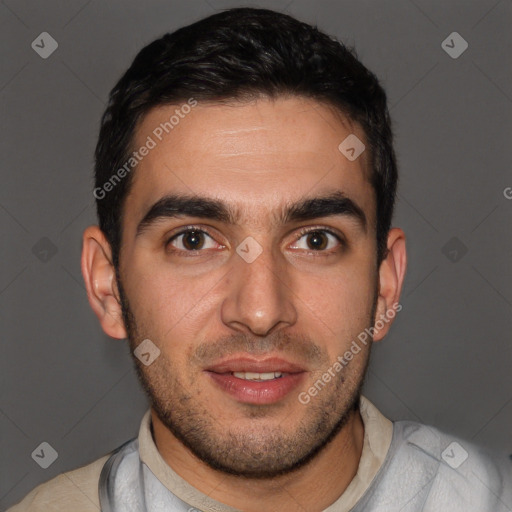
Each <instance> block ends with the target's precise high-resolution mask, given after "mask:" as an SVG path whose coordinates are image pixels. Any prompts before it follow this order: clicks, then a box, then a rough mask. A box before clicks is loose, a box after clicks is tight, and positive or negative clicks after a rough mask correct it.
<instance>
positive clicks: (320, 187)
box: [124, 97, 374, 222]
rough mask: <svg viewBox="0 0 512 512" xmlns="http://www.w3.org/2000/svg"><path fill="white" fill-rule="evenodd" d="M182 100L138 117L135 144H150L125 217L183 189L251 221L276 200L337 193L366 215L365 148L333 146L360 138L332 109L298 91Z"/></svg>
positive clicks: (368, 191) (139, 214) (277, 202)
mask: <svg viewBox="0 0 512 512" xmlns="http://www.w3.org/2000/svg"><path fill="white" fill-rule="evenodd" d="M185 104H186V102H184V103H183V104H181V105H180V104H177V105H166V106H160V107H157V108H154V109H152V110H151V111H150V112H149V113H148V114H147V115H146V116H145V117H144V118H143V120H142V121H141V123H139V126H138V127H137V130H136V134H135V138H134V149H135V150H137V148H140V147H143V146H145V145H146V146H148V147H149V146H152V148H151V149H150V150H149V151H148V152H147V154H146V156H144V157H142V158H141V161H140V162H139V164H138V165H137V167H136V169H135V171H134V173H135V174H134V177H133V178H134V179H133V183H132V187H131V190H130V193H129V196H128V198H127V200H126V203H125V209H124V210H125V214H126V217H129V216H134V217H138V218H140V217H142V215H143V214H144V212H145V211H146V210H147V209H148V208H149V207H150V206H151V205H152V204H154V203H155V202H156V201H158V199H160V198H161V197H162V196H164V195H166V194H169V193H183V194H187V195H198V196H203V197H212V198H216V199H220V200H222V201H224V202H226V203H230V204H233V205H236V206H237V207H238V209H239V210H240V211H241V212H243V211H246V212H247V216H246V217H247V218H246V221H247V222H257V221H258V220H261V219H263V218H264V217H265V216H267V215H270V214H271V209H272V208H273V207H274V206H275V207H276V208H280V207H282V206H283V205H284V204H287V203H289V202H290V201H297V200H299V199H301V198H303V197H306V196H314V195H315V194H317V193H329V192H332V191H341V192H343V193H344V194H346V195H347V196H349V197H352V198H353V199H355V200H357V202H358V203H359V204H360V205H361V207H362V208H363V209H365V211H367V213H368V216H369V219H372V210H373V202H374V199H373V191H372V188H371V186H370V184H369V180H368V176H369V165H368V154H367V153H368V152H367V151H364V152H363V153H362V154H361V155H360V156H359V157H358V158H357V159H356V160H354V161H350V160H349V159H347V157H346V156H345V155H344V154H343V153H342V152H341V151H340V150H339V148H338V146H339V145H340V143H341V142H342V141H344V140H345V139H346V138H347V137H348V136H350V135H352V136H353V135H355V136H356V137H357V138H358V139H360V140H361V141H362V142H364V144H366V142H365V136H364V132H363V131H362V129H361V127H360V126H359V125H357V124H356V123H353V122H350V120H349V119H348V118H345V117H343V116H342V115H340V114H339V113H337V112H336V111H335V110H334V109H333V108H331V107H329V106H327V105H324V104H321V103H318V102H316V101H313V100H310V99H306V98H300V97H292V98H280V99H276V100H270V99H259V100H256V101H253V102H245V103H235V102H233V103H230V104H218V103H208V104H203V103H201V102H198V103H197V105H196V106H194V107H192V108H183V105H185Z"/></svg>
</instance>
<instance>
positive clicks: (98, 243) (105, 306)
mask: <svg viewBox="0 0 512 512" xmlns="http://www.w3.org/2000/svg"><path fill="white" fill-rule="evenodd" d="M82 275H83V277H84V281H85V287H86V289H87V298H88V299H89V304H90V305H91V308H92V309H93V311H94V312H95V313H96V316H97V317H98V319H99V321H100V324H101V327H102V328H103V330H104V331H105V333H106V334H108V335H109V336H111V337H112V338H117V339H123V338H126V337H127V335H126V329H125V327H124V323H123V319H122V318H123V317H122V313H121V302H120V300H119V292H118V289H117V281H116V273H115V269H114V266H113V264H112V252H111V249H110V244H109V243H108V241H107V239H106V237H105V235H104V234H103V231H101V229H100V228H99V227H98V226H89V227H88V228H87V229H86V230H85V231H84V234H83V239H82Z"/></svg>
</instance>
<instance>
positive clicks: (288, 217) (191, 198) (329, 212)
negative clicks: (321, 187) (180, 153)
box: [135, 191, 368, 237]
mask: <svg viewBox="0 0 512 512" xmlns="http://www.w3.org/2000/svg"><path fill="white" fill-rule="evenodd" d="M333 216H347V217H351V218H352V219H353V220H355V221H356V222H357V223H358V224H359V225H360V226H361V227H362V228H363V230H364V231H366V228H367V224H368V221H367V218H366V215H365V213H364V211H363V210H362V208H361V207H360V206H358V205H357V203H356V202H355V201H353V200H352V199H350V198H349V197H347V196H346V195H345V194H344V193H343V192H341V191H336V192H332V193H330V194H326V195H323V196H320V197H311V198H305V199H302V200H299V201H298V202H295V203H291V204H288V205H285V206H284V207H283V208H282V209H281V211H280V212H278V213H277V214H275V215H274V222H275V223H276V224H283V225H284V224H288V223H290V222H300V221H306V220H313V219H317V218H320V217H333ZM182 217H198V218H203V219H210V220H216V221H219V222H222V223H225V224H233V225H236V224H238V223H239V221H240V219H241V217H242V212H241V211H240V210H239V209H236V208H233V207H232V206H231V205H228V204H226V203H224V202H223V201H220V200H218V199H213V198H209V197H201V196H195V195H179V194H170V195H166V196H164V197H162V198H161V199H159V200H158V201H157V202H156V203H154V204H153V206H151V207H150V208H149V210H148V211H147V213H146V214H145V215H144V217H143V218H142V220H141V221H140V222H139V224H138V225H137V231H136V235H135V236H136V237H137V236H139V235H141V234H142V233H143V232H144V231H146V230H147V229H149V228H150V227H151V226H152V225H153V224H155V223H156V222H158V221H160V220H164V219H172V218H182Z"/></svg>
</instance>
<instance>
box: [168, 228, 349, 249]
mask: <svg viewBox="0 0 512 512" xmlns="http://www.w3.org/2000/svg"><path fill="white" fill-rule="evenodd" d="M191 231H195V232H199V233H205V234H207V235H208V236H209V237H210V238H212V239H213V240H215V238H214V237H213V235H212V234H211V233H210V232H209V231H208V230H207V229H205V228H203V227H199V226H192V225H191V226H187V227H185V228H183V229H182V230H181V231H179V232H178V233H175V234H173V235H172V236H171V237H169V238H168V239H167V241H166V242H165V247H166V248H167V247H168V246H169V245H170V243H171V242H172V241H173V240H175V239H176V238H178V237H180V236H181V235H186V234H187V233H190V232H191ZM308 233H328V234H330V235H332V236H333V237H334V238H336V240H337V241H338V242H339V244H340V246H341V248H346V247H347V244H346V242H345V240H344V239H343V238H342V237H341V236H340V235H339V234H337V233H336V232H334V231H333V230H331V229H329V228H326V227H320V226H319V227H312V228H311V227H308V228H302V229H301V230H300V231H299V233H298V234H297V236H296V237H294V243H296V242H298V241H299V240H300V239H301V238H302V237H303V236H304V235H307V234H308ZM337 249H338V250H339V248H337ZM201 251H202V250H201V249H198V250H190V251H183V250H182V249H174V250H172V252H175V253H182V254H183V253H185V254H184V255H185V256H194V255H196V254H197V253H199V252H201ZM334 251H336V249H335V250H334ZM332 253H333V250H332V249H331V250H330V251H325V250H323V251H314V250H311V251H308V254H314V255H315V256H328V255H330V254H332Z"/></svg>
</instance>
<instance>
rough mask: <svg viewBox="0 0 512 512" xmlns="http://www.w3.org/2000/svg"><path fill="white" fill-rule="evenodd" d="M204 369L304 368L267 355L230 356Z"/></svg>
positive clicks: (264, 370)
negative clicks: (262, 357)
mask: <svg viewBox="0 0 512 512" xmlns="http://www.w3.org/2000/svg"><path fill="white" fill-rule="evenodd" d="M206 371H210V372H214V373H232V372H254V373H271V372H280V373H300V372H304V371H305V369H304V368H303V367H302V366H299V365H298V364H295V363H292V362H290V361H286V360H285V359H281V358H279V357H267V358H265V359H255V358H253V357H248V356H245V357H240V356H238V357H231V358H229V359H223V360H221V361H219V362H217V363H215V364H213V365H211V366H209V367H208V368H206Z"/></svg>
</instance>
